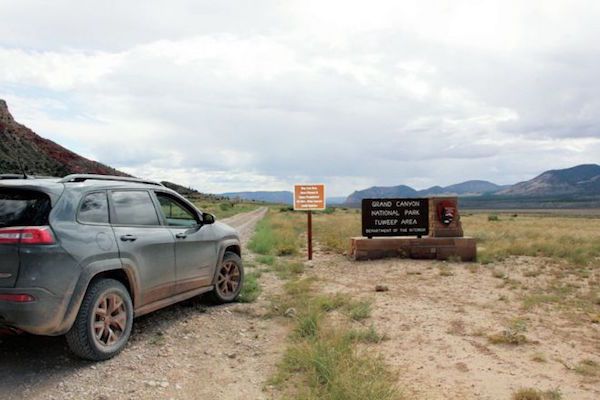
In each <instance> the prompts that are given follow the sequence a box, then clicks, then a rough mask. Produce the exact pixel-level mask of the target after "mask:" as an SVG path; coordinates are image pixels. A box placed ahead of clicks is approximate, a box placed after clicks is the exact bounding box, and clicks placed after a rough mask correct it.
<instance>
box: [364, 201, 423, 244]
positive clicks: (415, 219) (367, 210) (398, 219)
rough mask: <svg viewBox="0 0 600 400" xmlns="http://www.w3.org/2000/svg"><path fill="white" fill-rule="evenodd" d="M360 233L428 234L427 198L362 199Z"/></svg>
mask: <svg viewBox="0 0 600 400" xmlns="http://www.w3.org/2000/svg"><path fill="white" fill-rule="evenodd" d="M362 234H363V236H366V237H377V236H426V235H428V234H429V200H428V199H364V200H363V201H362Z"/></svg>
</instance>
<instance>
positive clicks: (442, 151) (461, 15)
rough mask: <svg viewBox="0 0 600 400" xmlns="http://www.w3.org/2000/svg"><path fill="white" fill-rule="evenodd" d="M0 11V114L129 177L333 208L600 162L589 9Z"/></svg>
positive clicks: (595, 50) (269, 6)
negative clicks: (365, 191)
mask: <svg viewBox="0 0 600 400" xmlns="http://www.w3.org/2000/svg"><path fill="white" fill-rule="evenodd" d="M10 3H13V2H5V1H2V0H0V37H2V40H0V97H5V98H6V99H7V100H8V101H9V105H10V106H11V108H12V109H13V112H14V114H15V116H16V118H17V119H18V120H20V121H22V122H24V123H26V124H27V125H28V126H30V127H31V128H33V129H34V130H35V131H37V132H38V133H40V134H42V135H44V136H47V137H50V138H51V139H53V140H56V141H57V142H59V143H63V144H65V145H67V146H68V147H71V148H73V149H74V150H76V151H79V152H81V153H82V154H84V155H86V156H90V157H93V158H96V159H98V160H100V161H102V162H104V163H107V164H111V165H113V166H115V167H118V168H121V169H123V170H125V171H127V172H130V173H134V174H137V175H141V176H147V177H151V178H155V179H161V180H164V179H168V180H175V181H179V182H181V183H183V184H188V185H191V186H194V187H198V188H199V189H203V190H210V191H215V192H216V191H229V190H238V189H239V190H242V189H244V190H246V189H248V190H250V189H289V187H290V186H291V184H292V183H294V182H295V181H298V180H306V181H322V182H325V183H327V184H328V185H329V187H330V189H329V191H328V192H329V193H330V194H332V195H338V194H347V193H349V192H351V191H352V190H354V189H356V188H360V187H362V186H368V185H372V184H379V185H381V184H400V183H407V184H413V185H416V186H418V187H426V186H429V185H433V184H451V183H456V182H457V181H460V180H463V179H474V178H482V179H491V180H495V181H498V182H499V183H511V182H513V181H516V180H521V179H525V178H529V177H530V176H531V175H533V174H536V173H538V172H541V171H542V170H544V169H547V168H559V167H565V166H571V165H574V164H576V163H578V162H595V161H597V154H598V152H597V150H598V149H599V145H598V140H599V138H600V132H599V130H598V127H599V122H600V117H599V116H600V101H599V100H598V99H597V95H596V94H597V93H598V90H600V83H598V82H597V79H596V75H597V70H598V68H599V67H600V53H599V51H600V44H598V41H597V40H596V38H597V37H598V36H599V34H600V28H598V24H596V23H595V20H596V19H597V18H598V17H600V6H599V5H598V4H597V3H596V2H592V1H590V2H585V1H576V2H570V3H569V4H566V3H564V2H559V1H556V2H552V1H545V2H534V1H532V2H516V1H515V2H506V1H503V2H500V1H484V2H478V3H473V2H470V1H455V2H451V3H449V2H443V1H424V2H420V3H413V2H397V1H373V2H369V3H364V2H358V1H348V0H346V1H337V0H336V1H325V2H324V1H293V2H285V3H281V2H272V1H264V2H259V3H252V5H249V4H246V3H245V2H236V1H232V0H228V1H222V2H218V3H214V2H208V1H206V2H202V1H201V2H198V1H174V2H169V3H168V5H169V6H168V7H167V6H166V4H167V3H166V2H160V1H158V0H153V1H148V2H145V3H144V4H145V6H144V7H143V8H141V9H140V8H139V7H135V6H133V5H132V4H133V3H129V2H121V3H117V4H112V5H111V6H110V7H109V6H107V5H105V4H104V3H97V2H87V1H82V2H78V3H72V2H67V1H63V0H60V1H56V2H53V4H52V7H50V8H49V7H48V5H47V3H46V2H36V1H21V2H19V3H18V4H16V5H15V4H10ZM9 5H10V6H9ZM25 18H28V19H27V20H28V23H27V24H24V23H23V21H25ZM205 188H206V189H205Z"/></svg>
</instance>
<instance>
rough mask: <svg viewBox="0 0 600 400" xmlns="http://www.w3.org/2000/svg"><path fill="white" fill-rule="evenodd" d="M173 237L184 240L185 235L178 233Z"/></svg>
mask: <svg viewBox="0 0 600 400" xmlns="http://www.w3.org/2000/svg"><path fill="white" fill-rule="evenodd" d="M175 237H176V238H177V239H185V238H186V237H187V235H186V234H185V233H178V234H177V235H175Z"/></svg>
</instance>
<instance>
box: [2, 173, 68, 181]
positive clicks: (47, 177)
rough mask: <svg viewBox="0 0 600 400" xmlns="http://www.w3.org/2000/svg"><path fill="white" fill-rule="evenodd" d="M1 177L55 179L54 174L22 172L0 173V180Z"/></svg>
mask: <svg viewBox="0 0 600 400" xmlns="http://www.w3.org/2000/svg"><path fill="white" fill-rule="evenodd" d="M3 179H57V178H56V176H46V175H23V174H0V180H3Z"/></svg>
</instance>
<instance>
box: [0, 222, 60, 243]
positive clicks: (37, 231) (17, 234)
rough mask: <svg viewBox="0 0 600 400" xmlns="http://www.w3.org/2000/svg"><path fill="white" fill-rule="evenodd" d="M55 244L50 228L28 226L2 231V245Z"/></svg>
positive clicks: (0, 230)
mask: <svg viewBox="0 0 600 400" xmlns="http://www.w3.org/2000/svg"><path fill="white" fill-rule="evenodd" d="M19 243H21V244H54V243H56V241H55V240H54V235H53V234H52V230H51V229H50V227H48V226H27V227H19V228H2V229H0V244H19Z"/></svg>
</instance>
